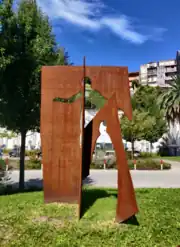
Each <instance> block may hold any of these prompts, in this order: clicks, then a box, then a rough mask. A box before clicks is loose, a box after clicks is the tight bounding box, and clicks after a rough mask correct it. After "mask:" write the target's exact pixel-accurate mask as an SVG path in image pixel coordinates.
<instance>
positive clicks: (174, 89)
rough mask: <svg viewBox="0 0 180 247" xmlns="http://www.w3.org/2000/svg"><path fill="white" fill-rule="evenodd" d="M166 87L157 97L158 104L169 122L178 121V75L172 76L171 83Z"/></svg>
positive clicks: (179, 119)
mask: <svg viewBox="0 0 180 247" xmlns="http://www.w3.org/2000/svg"><path fill="white" fill-rule="evenodd" d="M170 86H171V87H169V88H168V89H166V90H164V92H163V93H162V94H161V95H160V97H159V104H160V107H161V109H163V110H164V112H165V116H166V119H167V121H168V123H169V124H174V123H175V122H176V121H177V122H179V123H180V76H179V75H177V76H176V77H174V80H173V83H170Z"/></svg>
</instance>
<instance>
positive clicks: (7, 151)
mask: <svg viewBox="0 0 180 247" xmlns="http://www.w3.org/2000/svg"><path fill="white" fill-rule="evenodd" d="M10 151H11V149H8V148H4V149H3V154H9V152H10Z"/></svg>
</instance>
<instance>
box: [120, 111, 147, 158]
mask: <svg viewBox="0 0 180 247" xmlns="http://www.w3.org/2000/svg"><path fill="white" fill-rule="evenodd" d="M120 122H121V131H122V136H123V138H124V139H125V140H126V141H129V142H131V144H132V158H133V157H134V151H135V150H134V142H135V141H137V140H142V139H143V138H144V132H147V128H148V126H149V125H148V123H149V122H150V117H149V116H148V113H147V112H139V111H138V110H134V111H133V119H132V121H129V120H128V118H127V117H126V116H125V115H123V117H122V118H121V120H120Z"/></svg>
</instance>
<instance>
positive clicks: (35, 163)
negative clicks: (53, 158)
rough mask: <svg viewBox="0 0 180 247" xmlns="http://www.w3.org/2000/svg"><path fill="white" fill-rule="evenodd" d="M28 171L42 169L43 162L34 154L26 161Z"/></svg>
mask: <svg viewBox="0 0 180 247" xmlns="http://www.w3.org/2000/svg"><path fill="white" fill-rule="evenodd" d="M26 169H41V160H39V159H37V158H36V155H35V154H33V155H32V156H30V159H29V160H27V161H26Z"/></svg>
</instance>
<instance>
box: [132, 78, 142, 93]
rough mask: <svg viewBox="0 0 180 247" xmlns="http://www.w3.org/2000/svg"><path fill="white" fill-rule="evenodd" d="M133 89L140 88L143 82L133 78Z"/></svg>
mask: <svg viewBox="0 0 180 247" xmlns="http://www.w3.org/2000/svg"><path fill="white" fill-rule="evenodd" d="M131 86H132V89H133V90H134V91H136V90H137V89H138V88H140V86H141V84H140V82H139V81H138V80H133V81H132V82H131Z"/></svg>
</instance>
